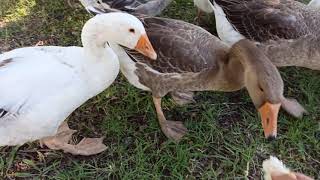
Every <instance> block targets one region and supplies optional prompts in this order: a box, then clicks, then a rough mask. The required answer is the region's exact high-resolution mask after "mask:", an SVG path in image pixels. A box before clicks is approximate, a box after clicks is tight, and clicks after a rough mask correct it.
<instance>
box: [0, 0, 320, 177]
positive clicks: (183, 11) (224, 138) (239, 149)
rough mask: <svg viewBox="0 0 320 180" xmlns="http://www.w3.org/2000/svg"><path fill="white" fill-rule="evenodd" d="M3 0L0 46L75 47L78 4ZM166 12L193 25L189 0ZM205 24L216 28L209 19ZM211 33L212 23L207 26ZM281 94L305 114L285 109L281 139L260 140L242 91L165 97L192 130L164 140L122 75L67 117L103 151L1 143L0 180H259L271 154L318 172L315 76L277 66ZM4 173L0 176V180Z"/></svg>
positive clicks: (149, 109) (147, 104)
mask: <svg viewBox="0 0 320 180" xmlns="http://www.w3.org/2000/svg"><path fill="white" fill-rule="evenodd" d="M71 3H72V5H73V6H74V7H70V6H69V5H68V4H67V1H62V0H60V1H47V0H16V1H10V0H3V1H2V3H1V6H0V15H1V19H0V51H8V50H10V49H13V48H18V47H23V46H32V45H35V44H36V43H37V42H39V41H43V42H44V44H45V45H59V46H69V45H81V44H80V30H81V27H82V25H83V24H84V22H85V21H86V20H87V19H88V18H89V15H87V13H86V12H85V11H84V10H83V8H82V7H81V6H80V4H78V3H77V0H73V1H71ZM163 16H166V17H171V18H178V19H183V20H185V21H189V22H192V21H193V18H194V17H195V9H194V7H193V3H192V0H175V1H174V2H173V3H172V5H171V6H170V7H169V8H168V9H167V10H166V11H165V12H164V14H163ZM208 22H209V25H210V27H213V26H212V25H213V24H214V23H213V22H212V20H211V19H209V18H208ZM210 31H211V32H214V28H211V29H210ZM281 74H282V77H283V79H284V81H285V85H286V91H285V92H286V95H287V96H290V97H294V98H296V99H298V100H299V102H301V103H302V104H303V105H304V106H305V107H306V109H307V110H308V111H309V115H307V116H305V117H304V118H303V119H294V118H292V117H290V116H288V115H287V114H286V113H284V112H283V111H281V112H280V118H279V129H278V133H279V137H278V139H277V140H276V141H273V142H267V141H266V140H265V139H264V137H263V132H262V128H261V124H260V121H259V117H258V115H257V112H256V110H255V109H254V106H253V105H252V103H251V100H250V98H249V97H248V94H247V92H246V91H244V90H242V91H240V92H234V93H217V92H201V93H197V97H196V98H197V102H198V103H196V104H191V105H187V106H183V107H182V106H177V105H175V104H174V103H173V101H172V100H171V99H170V98H167V99H165V101H164V109H165V113H166V115H167V117H168V119H171V120H183V121H184V122H185V124H186V126H187V128H188V129H189V133H188V135H187V136H186V137H185V138H184V139H183V140H182V141H181V142H180V143H174V142H172V141H170V140H167V139H166V138H165V136H164V135H163V134H162V133H161V130H160V129H159V126H158V123H157V118H156V114H155V111H154V107H153V104H152V100H151V96H150V94H149V93H147V92H142V91H140V90H138V89H136V88H134V87H133V86H131V85H130V84H129V83H128V82H127V81H126V80H125V79H124V78H123V77H122V76H121V75H120V76H119V78H118V79H117V81H116V82H115V83H114V84H113V85H112V86H111V87H110V88H108V89H107V90H106V91H104V92H103V93H101V94H99V95H98V96H96V97H95V98H92V99H91V100H89V101H88V102H87V103H86V104H84V105H83V106H82V107H80V108H79V109H78V110H76V111H75V112H74V113H73V114H72V115H71V116H70V117H69V119H68V122H69V124H70V126H71V127H72V128H73V129H76V130H78V133H77V134H76V136H75V137H74V138H75V140H79V139H80V138H81V137H83V136H88V137H99V136H104V137H105V140H104V143H105V144H106V145H107V146H108V149H107V150H106V151H105V152H103V153H101V154H99V155H95V156H91V157H80V156H72V155H69V154H64V153H63V152H60V151H51V150H48V149H41V148H39V146H38V144H37V143H36V142H35V143H28V144H26V145H23V146H21V147H3V148H0V177H3V178H4V179H5V178H6V179H19V177H22V178H23V177H24V178H27V179H30V178H36V179H135V178H136V179H198V178H201V179H245V178H249V179H259V178H262V172H261V165H262V161H263V160H264V159H265V158H268V157H269V155H275V156H277V157H279V158H281V159H282V160H283V161H284V162H285V163H286V164H287V165H288V166H289V167H291V168H292V169H293V170H296V171H301V172H304V173H306V174H308V175H311V176H314V177H316V178H317V179H319V178H320V176H319V174H320V173H319V171H320V153H319V152H320V143H319V141H320V124H319V119H320V106H319V103H320V74H319V72H316V71H311V70H307V69H303V68H283V69H281ZM0 179H1V178H0Z"/></svg>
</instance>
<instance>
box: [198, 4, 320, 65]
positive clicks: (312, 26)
mask: <svg viewBox="0 0 320 180" xmlns="http://www.w3.org/2000/svg"><path fill="white" fill-rule="evenodd" d="M200 1H201V0H200ZM202 1H207V0H202ZM211 1H212V0H211ZM212 3H213V4H211V7H212V9H213V10H214V14H215V19H216V29H217V32H218V36H219V37H220V39H221V40H222V41H224V42H226V43H227V44H229V45H230V46H231V45H232V44H234V43H235V42H237V41H239V40H240V39H244V38H248V39H251V40H255V41H257V42H259V43H260V44H259V45H258V46H259V47H260V48H261V49H263V51H264V52H265V53H266V54H267V56H268V58H270V60H271V61H272V62H273V63H274V64H275V65H276V66H300V67H306V68H310V69H314V70H320V61H319V59H320V48H319V44H320V39H319V32H320V29H319V28H318V26H319V25H320V12H319V11H318V10H317V9H316V8H314V7H312V6H307V5H305V4H302V3H300V2H297V1H293V0H215V1H212Z"/></svg>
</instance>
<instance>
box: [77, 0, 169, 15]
mask: <svg viewBox="0 0 320 180" xmlns="http://www.w3.org/2000/svg"><path fill="white" fill-rule="evenodd" d="M79 1H80V2H81V4H82V5H83V6H84V7H86V8H87V11H89V12H91V13H93V14H95V13H97V12H101V11H104V10H105V9H108V10H110V9H113V10H114V11H118V10H120V11H126V12H130V13H138V14H147V15H150V16H156V15H159V14H160V13H161V12H162V11H163V10H164V9H165V8H166V7H167V6H168V5H169V4H170V3H171V2H172V1H173V0H79Z"/></svg>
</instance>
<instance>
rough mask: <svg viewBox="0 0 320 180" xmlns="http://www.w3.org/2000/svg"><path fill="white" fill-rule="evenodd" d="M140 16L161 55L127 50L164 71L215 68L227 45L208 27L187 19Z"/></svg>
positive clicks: (152, 66)
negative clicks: (186, 20)
mask: <svg viewBox="0 0 320 180" xmlns="http://www.w3.org/2000/svg"><path fill="white" fill-rule="evenodd" d="M140 20H141V21H142V22H143V23H144V26H145V28H146V31H147V34H148V37H149V39H150V41H151V44H152V45H153V47H154V49H155V51H156V52H157V54H158V58H157V60H156V61H152V60H148V59H147V57H145V56H143V55H141V54H139V53H137V52H136V51H134V50H129V49H127V48H125V50H126V52H127V54H128V55H129V56H130V57H131V58H132V59H133V60H135V61H137V62H140V63H144V64H147V65H148V66H149V67H151V68H152V69H154V70H156V71H158V72H161V73H186V72H193V73H195V72H200V71H203V70H205V69H208V68H212V67H213V66H216V59H217V58H220V57H221V56H225V53H226V50H227V49H228V48H227V47H226V45H225V44H223V43H222V42H221V41H220V40H219V39H218V38H216V37H215V36H213V35H211V34H210V33H209V32H207V31H206V30H204V29H202V28H200V27H198V26H195V25H192V24H189V23H186V22H182V21H179V20H173V19H166V18H155V17H141V16H140Z"/></svg>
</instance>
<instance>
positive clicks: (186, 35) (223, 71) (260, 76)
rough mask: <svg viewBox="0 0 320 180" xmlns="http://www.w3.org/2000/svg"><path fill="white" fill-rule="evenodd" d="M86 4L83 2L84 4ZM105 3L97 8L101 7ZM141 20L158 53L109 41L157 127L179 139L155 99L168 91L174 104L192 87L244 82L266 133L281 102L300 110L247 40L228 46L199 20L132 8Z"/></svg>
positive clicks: (270, 133)
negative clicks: (147, 100)
mask: <svg viewBox="0 0 320 180" xmlns="http://www.w3.org/2000/svg"><path fill="white" fill-rule="evenodd" d="M86 9H88V7H87V8H86ZM107 11H108V9H103V10H101V13H104V12H107ZM135 15H136V17H138V18H139V19H140V20H141V22H143V24H144V26H145V28H146V32H147V35H148V37H149V38H150V41H151V43H152V45H153V47H154V48H155V51H156V53H157V55H158V58H157V61H150V60H149V59H148V58H146V57H144V56H140V55H139V54H138V53H137V52H136V51H134V50H130V49H128V48H124V47H121V46H119V45H117V44H115V43H110V47H111V48H112V49H113V50H114V52H115V53H116V54H117V55H118V57H119V62H120V70H121V72H122V74H123V75H124V76H125V77H126V78H127V80H128V81H129V82H130V83H131V84H132V85H133V86H135V87H137V88H139V89H141V90H145V91H150V92H151V93H152V98H153V102H154V106H155V109H156V113H157V117H158V121H159V124H160V127H161V130H162V131H163V133H164V134H165V135H166V136H167V137H168V138H170V139H173V140H176V141H179V140H180V139H181V138H182V137H183V136H184V135H185V134H186V132H187V129H186V127H185V126H184V125H183V123H182V122H181V121H169V120H167V119H166V118H165V115H164V113H163V111H162V107H161V99H162V97H164V96H165V95H166V94H169V93H170V94H171V96H172V97H173V99H174V100H175V101H176V102H178V103H179V104H185V103H189V102H194V100H193V93H192V92H193V91H226V92H230V91H236V90H239V89H242V88H243V87H246V88H247V90H248V92H249V95H250V97H251V99H252V101H253V103H254V105H255V107H256V109H257V110H258V111H259V113H260V114H261V119H262V124H263V128H264V133H265V137H266V138H270V139H273V138H275V137H276V135H277V115H278V112H279V109H280V106H282V107H283V108H284V109H285V110H286V111H288V112H289V113H291V114H293V115H295V116H301V115H302V114H303V112H304V109H303V107H302V106H301V105H300V104H299V103H298V102H297V101H295V100H293V99H287V98H285V97H284V96H283V81H282V79H281V76H280V74H279V72H278V70H277V69H276V67H275V66H274V65H273V64H271V62H270V61H269V60H268V58H266V57H265V55H264V54H263V53H262V52H261V51H260V50H258V49H257V47H256V46H255V45H254V44H253V43H252V42H251V41H248V40H242V41H239V42H237V43H236V44H234V45H233V46H232V47H231V48H230V47H229V46H227V45H226V44H225V43H223V42H222V41H220V40H219V39H218V38H217V37H215V36H213V35H211V34H210V33H209V32H207V31H206V30H204V29H202V28H201V27H199V26H196V25H193V24H190V23H186V22H183V21H180V20H174V19H168V18H160V17H150V16H146V15H141V14H135Z"/></svg>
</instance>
